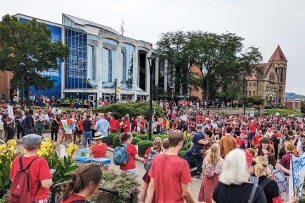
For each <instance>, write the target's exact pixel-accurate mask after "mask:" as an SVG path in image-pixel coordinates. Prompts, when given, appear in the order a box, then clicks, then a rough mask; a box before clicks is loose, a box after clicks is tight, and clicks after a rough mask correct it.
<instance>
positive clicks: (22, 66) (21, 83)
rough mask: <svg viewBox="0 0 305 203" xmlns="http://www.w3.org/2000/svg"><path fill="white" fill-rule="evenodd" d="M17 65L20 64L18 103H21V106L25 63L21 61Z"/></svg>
mask: <svg viewBox="0 0 305 203" xmlns="http://www.w3.org/2000/svg"><path fill="white" fill-rule="evenodd" d="M19 66H20V77H21V80H20V98H21V100H20V105H21V108H22V105H23V93H24V90H23V89H24V66H25V64H24V63H23V62H21V63H19Z"/></svg>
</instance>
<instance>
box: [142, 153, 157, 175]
mask: <svg viewBox="0 0 305 203" xmlns="http://www.w3.org/2000/svg"><path fill="white" fill-rule="evenodd" d="M158 154H159V153H158V152H157V151H156V150H151V151H150V152H149V154H148V156H147V162H146V167H145V169H146V171H149V169H150V168H151V164H152V161H153V158H154V157H155V156H156V155H158Z"/></svg>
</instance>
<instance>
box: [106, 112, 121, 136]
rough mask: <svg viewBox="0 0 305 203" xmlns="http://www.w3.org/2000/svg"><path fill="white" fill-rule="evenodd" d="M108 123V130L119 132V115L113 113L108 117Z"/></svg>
mask: <svg viewBox="0 0 305 203" xmlns="http://www.w3.org/2000/svg"><path fill="white" fill-rule="evenodd" d="M109 124H110V132H112V133H118V132H119V130H120V121H119V117H118V116H117V115H114V116H113V117H111V118H110V121H109Z"/></svg>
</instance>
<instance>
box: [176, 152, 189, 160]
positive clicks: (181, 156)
mask: <svg viewBox="0 0 305 203" xmlns="http://www.w3.org/2000/svg"><path fill="white" fill-rule="evenodd" d="M186 151H187V150H180V151H179V152H178V156H179V157H180V158H182V159H185V153H186Z"/></svg>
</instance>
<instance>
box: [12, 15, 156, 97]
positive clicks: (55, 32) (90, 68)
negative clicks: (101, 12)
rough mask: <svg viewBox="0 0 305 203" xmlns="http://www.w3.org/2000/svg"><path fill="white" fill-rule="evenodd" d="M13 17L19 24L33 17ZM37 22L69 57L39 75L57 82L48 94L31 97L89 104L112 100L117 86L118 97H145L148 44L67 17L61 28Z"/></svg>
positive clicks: (146, 92) (54, 24)
mask: <svg viewBox="0 0 305 203" xmlns="http://www.w3.org/2000/svg"><path fill="white" fill-rule="evenodd" d="M16 17H18V18H19V20H20V21H22V22H27V21H29V20H31V19H32V18H33V17H30V16H26V15H22V14H17V15H16ZM36 20H37V22H41V23H45V24H46V25H47V27H48V28H49V29H51V31H52V40H53V41H55V40H62V41H63V43H64V44H66V45H68V46H69V48H70V54H69V57H68V58H67V59H66V60H65V61H64V62H61V61H58V69H56V70H51V69H50V70H49V71H46V72H44V73H41V74H42V75H45V76H49V77H54V79H56V81H57V82H56V83H55V84H54V88H53V89H52V90H51V91H49V90H45V91H38V92H36V91H34V90H32V93H33V94H36V95H37V96H40V95H41V94H42V95H46V96H49V97H51V96H55V97H57V98H59V97H75V98H77V97H78V98H81V99H88V100H91V101H92V100H94V99H99V98H108V99H112V98H113V97H114V94H115V87H117V90H118V91H117V93H118V94H117V98H122V99H130V100H140V99H147V98H148V95H149V93H148V91H149V86H150V84H149V77H150V71H149V64H148V61H147V57H148V56H149V55H151V53H152V45H151V44H150V43H148V42H145V41H142V40H135V39H132V38H128V37H125V36H123V35H121V34H120V33H119V32H117V31H116V30H114V29H112V28H110V27H107V26H104V25H100V24H97V23H94V22H90V21H87V20H84V19H81V18H78V17H74V16H71V15H67V14H62V25H61V24H56V23H52V22H49V21H46V20H41V19H37V18H36ZM157 65H158V64H157V63H156V66H157ZM156 70H157V69H156ZM154 75H155V74H154ZM154 75H153V77H154ZM155 82H156V80H155V81H154V83H155Z"/></svg>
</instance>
